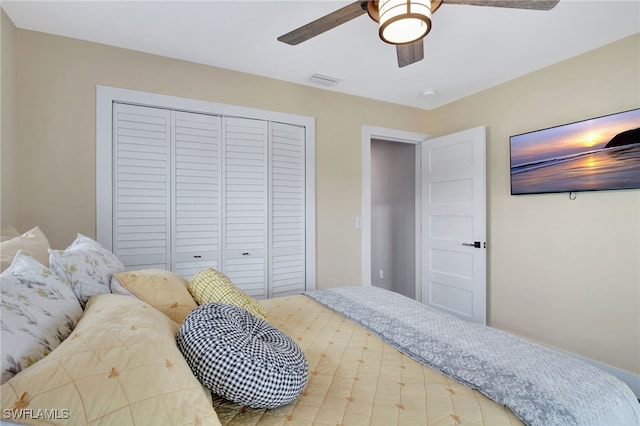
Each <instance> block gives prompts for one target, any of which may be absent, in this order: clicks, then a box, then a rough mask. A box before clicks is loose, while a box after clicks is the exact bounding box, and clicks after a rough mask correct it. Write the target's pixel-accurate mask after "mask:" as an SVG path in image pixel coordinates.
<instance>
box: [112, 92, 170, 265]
mask: <svg viewBox="0 0 640 426" xmlns="http://www.w3.org/2000/svg"><path fill="white" fill-rule="evenodd" d="M170 127H171V125H170V112H169V111H168V110H164V109H159V108H147V107H141V106H136V105H125V104H119V103H114V104H113V174H114V176H115V179H114V181H113V224H112V229H113V236H112V241H113V246H112V251H113V252H114V253H115V254H116V256H118V258H119V259H120V260H121V261H122V263H123V264H124V265H125V266H126V267H127V269H130V270H134V269H147V268H160V269H169V267H170V264H171V261H170V247H169V241H170V234H171V229H170V225H171V224H170V210H169V199H170V189H171V188H170V182H169V172H170V164H171V161H170V139H171V132H170ZM110 239H111V238H110Z"/></svg>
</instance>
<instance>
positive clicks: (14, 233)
mask: <svg viewBox="0 0 640 426" xmlns="http://www.w3.org/2000/svg"><path fill="white" fill-rule="evenodd" d="M19 236H20V232H19V231H18V230H17V229H16V228H14V227H13V226H5V227H4V228H2V230H0V241H6V240H10V239H12V238H15V237H19Z"/></svg>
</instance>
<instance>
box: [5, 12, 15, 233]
mask: <svg viewBox="0 0 640 426" xmlns="http://www.w3.org/2000/svg"><path fill="white" fill-rule="evenodd" d="M0 33H1V35H0V37H2V39H1V40H0V42H1V45H2V47H1V55H0V61H1V62H0V64H1V65H0V76H1V78H0V80H1V84H0V98H1V102H0V111H1V113H0V143H1V146H0V226H1V227H4V226H7V225H9V224H16V223H17V222H18V215H19V210H18V190H17V188H16V185H15V181H16V179H17V175H16V171H17V164H16V151H17V137H16V130H15V129H16V115H15V110H16V74H15V72H16V69H15V66H14V64H15V27H14V26H13V23H12V22H11V21H10V20H9V18H8V17H7V15H6V14H5V13H4V11H3V12H2V13H1V16H0Z"/></svg>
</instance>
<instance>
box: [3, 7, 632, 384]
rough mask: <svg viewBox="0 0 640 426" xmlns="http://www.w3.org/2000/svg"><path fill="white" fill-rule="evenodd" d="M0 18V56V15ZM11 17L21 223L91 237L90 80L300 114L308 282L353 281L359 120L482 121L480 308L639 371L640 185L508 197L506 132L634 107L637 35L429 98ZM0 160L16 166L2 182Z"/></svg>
mask: <svg viewBox="0 0 640 426" xmlns="http://www.w3.org/2000/svg"><path fill="white" fill-rule="evenodd" d="M2 22H3V24H4V25H3V33H2V36H3V46H2V48H3V52H2V59H3V61H4V60H5V56H6V52H5V29H4V26H6V20H5V17H4V15H3V21H2ZM9 32H10V33H11V35H10V37H9V38H10V40H9V42H8V43H7V44H9V46H8V47H6V49H8V50H11V49H13V51H14V52H15V64H14V66H13V71H10V72H9V75H11V72H13V73H15V74H14V77H12V78H13V79H14V82H15V87H16V95H15V97H14V101H13V102H15V103H16V104H15V106H16V108H17V112H16V113H15V114H13V116H12V115H11V113H7V111H5V98H4V89H5V73H4V71H5V69H4V66H3V70H2V71H3V77H2V78H3V82H2V83H3V87H2V88H3V105H2V106H3V110H2V122H3V133H2V136H3V140H2V154H3V163H2V180H3V188H2V190H3V193H2V201H3V211H2V214H3V216H4V215H5V214H7V216H6V218H11V221H13V220H16V221H17V222H14V223H12V224H13V225H16V226H17V227H18V228H19V229H20V230H25V229H27V228H29V227H31V226H34V225H40V226H41V227H42V229H43V230H44V232H45V234H46V235H47V236H48V237H49V239H50V241H51V243H52V245H53V246H54V247H58V248H61V247H65V246H66V245H67V244H68V243H69V242H70V241H71V240H72V239H73V238H74V236H75V233H76V232H82V233H85V234H87V235H89V236H95V86H96V84H101V85H108V86H116V87H124V88H130V89H136V90H142V91H149V92H155V93H163V94H168V95H174V96H182V97H191V98H197V99H205V100H210V101H214V102H221V103H227V104H235V105H243V106H247V107H254V108H263V109H268V110H275V111H281V112H288V113H294V114H301V115H309V116H313V117H316V120H317V121H316V179H317V183H316V190H317V200H316V201H317V269H318V273H317V280H318V285H319V287H321V288H326V287H330V286H340V285H350V284H357V283H360V278H361V277H360V275H361V234H360V231H358V230H356V229H355V227H354V222H355V221H354V218H355V217H356V216H358V215H360V214H361V201H360V200H361V179H360V176H361V164H360V161H361V159H360V158H361V153H360V137H361V126H362V125H363V124H367V125H372V126H378V127H387V128H396V129H402V130H407V131H416V132H425V133H430V134H434V135H438V134H446V133H449V132H453V131H456V130H461V129H465V128H469V127H473V126H476V125H486V126H488V170H489V172H488V185H489V188H488V196H489V234H488V235H489V237H488V243H489V250H488V254H489V294H488V301H489V309H488V312H489V320H490V323H491V324H492V325H494V326H496V327H499V328H503V329H507V330H510V331H513V332H515V333H517V334H521V335H524V336H527V337H530V338H533V339H535V340H538V341H541V342H544V343H547V344H551V345H554V346H557V347H560V348H562V349H565V350H569V351H572V352H575V353H577V354H580V355H583V356H586V357H589V358H592V359H595V360H598V361H601V362H604V363H607V364H610V365H612V366H614V367H617V368H621V369H624V370H627V371H630V372H633V373H635V374H640V349H639V347H640V329H639V328H640V325H639V324H640V306H639V305H640V269H639V268H640V266H639V264H640V194H639V192H638V191H618V192H599V193H581V194H578V197H577V199H576V200H575V201H570V200H568V197H567V195H566V194H559V195H536V196H519V197H512V196H509V164H508V162H509V160H508V151H509V150H508V137H509V135H511V134H515V133H520V132H524V131H529V130H534V129H538V128H542V127H546V126H551V125H556V124H561V123H565V122H568V121H573V120H579V119H583V118H588V117H592V116H595V115H600V114H606V113H610V112H615V111H620V110H624V109H628V108H633V107H637V106H638V105H639V104H640V102H639V97H640V90H639V84H640V83H639V79H638V76H639V75H640V70H639V66H640V65H639V64H640V61H639V59H640V58H639V57H638V56H639V54H640V53H639V52H640V49H639V43H640V41H639V37H638V36H636V37H632V38H629V39H626V40H623V41H620V42H618V43H615V44H613V45H610V46H607V47H605V48H602V49H598V50H596V51H593V52H590V53H587V54H585V55H582V56H580V57H577V58H575V59H572V60H570V61H567V62H564V63H561V64H558V65H555V66H553V67H550V68H547V69H544V70H541V71H539V72H536V73H533V74H530V75H528V76H525V77H522V78H520V79H517V80H514V81H512V82H509V83H506V84H503V85H501V86H498V87H495V88H493V89H490V90H487V91H485V92H482V93H480V94H477V95H475V96H471V97H469V98H466V99H463V100H461V101H459V102H456V103H453V104H450V105H448V106H445V107H443V108H440V109H437V110H434V111H429V112H427V111H420V110H416V109H413V108H408V107H401V106H398V105H392V104H388V103H383V102H377V101H372V100H368V99H364V98H358V97H353V96H346V95H339V94H335V93H331V92H328V91H323V90H318V89H314V88H309V87H305V86H299V85H294V84H289V83H285V82H280V81H276V80H271V79H266V78H261V77H256V76H251V75H247V74H242V73H238V72H233V71H227V70H223V69H218V68H214V67H208V66H203V65H197V64H192V63H187V62H182V61H176V60H171V59H167V58H162V57H158V56H153V55H147V54H142V53H137V52H132V51H128V50H123V49H117V48H112V47H107V46H103V45H98V44H94V43H88V42H82V41H77V40H72V39H67V38H62V37H56V36H51V35H45V34H41V33H35V32H31V31H24V30H15V29H11V30H9ZM11 83H12V82H11V81H10V80H8V84H11ZM9 101H11V100H9ZM6 121H11V122H12V123H13V125H14V130H13V131H11V132H9V133H8V138H9V139H12V140H5V137H7V133H5V131H4V124H5V122H6ZM12 147H14V148H15V149H13V148H12ZM12 149H13V151H12ZM7 154H8V155H7ZM5 156H7V157H9V158H8V159H6V158H4V157H5ZM5 161H10V162H12V163H11V164H16V165H17V166H18V167H17V169H18V170H17V171H16V172H17V175H16V179H15V180H13V181H12V182H13V183H12V184H11V185H9V188H8V189H7V190H6V191H5V186H6V185H5V183H6V182H5V180H6V176H7V174H8V173H9V172H8V171H7V170H6V169H5ZM11 173H13V172H11ZM11 194H19V198H18V197H17V196H16V204H15V206H14V205H13V204H12V205H11V206H10V208H8V209H5V204H7V203H6V199H5V195H8V196H12V195H11ZM5 210H7V212H8V213H7V212H5ZM6 218H5V217H3V218H2V224H3V225H5V224H8V223H9V222H7V221H6V220H5V219H6Z"/></svg>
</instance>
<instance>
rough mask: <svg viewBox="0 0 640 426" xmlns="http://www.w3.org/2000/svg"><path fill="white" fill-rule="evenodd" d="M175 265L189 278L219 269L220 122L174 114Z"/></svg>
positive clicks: (179, 273) (218, 119)
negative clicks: (212, 269)
mask: <svg viewBox="0 0 640 426" xmlns="http://www.w3.org/2000/svg"><path fill="white" fill-rule="evenodd" d="M172 124H173V126H172V132H173V140H174V148H173V149H174V151H173V158H174V161H173V173H172V174H173V176H174V179H173V185H174V186H173V188H174V191H173V194H174V202H173V207H174V214H173V229H174V234H173V235H174V239H173V267H172V270H173V271H174V272H175V273H177V274H178V275H182V276H183V277H185V278H187V279H190V278H191V277H193V276H194V275H195V274H196V273H198V271H200V270H202V269H204V268H209V267H212V268H219V267H220V265H219V254H220V250H219V240H220V238H219V235H220V227H221V221H220V215H219V210H220V204H221V203H220V201H221V199H220V197H221V196H220V173H221V167H220V150H221V143H220V131H221V118H220V117H217V116H212V115H206V114H195V113H186V112H180V111H175V112H172Z"/></svg>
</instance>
